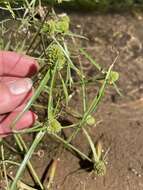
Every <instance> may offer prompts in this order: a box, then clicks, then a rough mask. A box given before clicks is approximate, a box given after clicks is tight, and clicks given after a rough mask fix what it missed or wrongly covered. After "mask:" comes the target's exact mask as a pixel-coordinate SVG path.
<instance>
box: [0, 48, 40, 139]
mask: <svg viewBox="0 0 143 190" xmlns="http://www.w3.org/2000/svg"><path fill="white" fill-rule="evenodd" d="M38 68H39V66H38V63H37V62H36V61H35V59H34V58H32V57H29V56H26V55H22V54H19V53H16V52H10V51H0V137H6V136H8V135H11V134H12V130H11V129H10V124H11V123H12V121H14V119H15V118H16V116H17V115H18V114H19V113H20V112H21V111H22V109H23V107H24V106H25V104H26V103H27V102H28V100H29V99H30V97H31V96H32V94H33V88H32V80H31V79H30V77H31V76H32V75H34V74H35V73H36V72H37V71H38ZM36 118H37V116H36V115H35V114H34V113H33V112H32V111H27V112H26V113H25V114H24V115H23V116H22V117H21V119H20V120H19V121H18V122H17V123H16V126H15V129H16V130H20V129H24V128H28V127H31V126H32V125H33V124H34V122H35V120H36Z"/></svg>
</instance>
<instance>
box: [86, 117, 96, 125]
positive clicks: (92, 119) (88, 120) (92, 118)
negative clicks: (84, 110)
mask: <svg viewBox="0 0 143 190" xmlns="http://www.w3.org/2000/svg"><path fill="white" fill-rule="evenodd" d="M86 123H87V124H88V125H95V123H96V121H95V118H94V117H92V116H91V115H88V116H87V119H86Z"/></svg>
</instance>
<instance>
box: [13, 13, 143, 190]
mask: <svg viewBox="0 0 143 190" xmlns="http://www.w3.org/2000/svg"><path fill="white" fill-rule="evenodd" d="M70 18H71V23H72V30H73V31H74V32H77V33H78V34H79V33H80V34H82V35H84V36H86V37H88V38H89V40H88V41H87V40H78V43H79V44H80V45H83V46H84V47H85V48H86V50H87V51H88V52H89V53H90V54H91V55H92V56H93V57H94V58H95V59H96V61H97V62H98V63H100V64H101V65H103V66H105V67H108V66H109V65H110V64H111V63H112V62H113V61H114V59H115V57H116V56H117V53H119V58H118V60H117V61H116V63H115V70H117V71H118V72H119V74H120V80H119V81H118V83H117V84H118V87H119V88H120V90H121V92H122V94H123V97H120V96H119V95H118V94H117V92H116V91H115V90H114V89H112V88H111V89H108V90H107V91H106V94H105V98H104V100H103V102H102V103H101V104H100V106H99V109H98V110H97V112H96V113H95V118H96V120H97V121H101V122H100V124H99V125H98V126H97V127H91V128H89V129H88V131H89V133H90V135H91V137H92V138H93V139H94V140H95V142H96V141H97V140H98V139H101V141H102V144H103V147H104V151H105V152H106V151H107V150H108V149H109V152H108V154H107V158H106V159H107V162H108V164H107V173H106V175H105V176H104V177H98V176H96V175H94V174H93V173H91V172H87V171H86V170H84V169H82V167H81V163H80V160H79V159H78V158H77V157H75V156H74V155H73V154H71V153H70V152H68V151H67V150H64V151H63V153H62V155H61V156H60V161H59V162H58V166H57V170H56V176H55V179H54V184H53V188H52V189H53V190H58V189H59V190H95V189H96V190H142V189H143V96H142V93H143V47H142V46H143V15H142V14H139V15H137V14H133V13H126V14H125V13H124V14H123V13H122V14H103V15H98V14H94V13H91V14H89V13H88V14H84V13H78V14H77V13H70ZM83 64H84V65H85V67H88V69H87V74H88V75H89V76H94V75H95V73H94V69H93V68H92V67H90V66H89V64H88V61H87V62H86V61H85V62H84V63H83ZM95 93H96V87H95V86H93V85H92V86H91V87H90V88H89V89H88V94H89V97H93V96H94V95H95ZM73 105H74V107H75V108H76V109H79V107H80V105H78V104H77V98H76V97H75V100H74V101H73ZM29 138H31V137H29ZM48 138H49V137H48ZM74 145H76V146H77V147H78V148H79V149H81V150H82V151H83V152H85V153H86V154H88V153H89V147H88V145H87V142H86V140H85V138H84V135H83V134H81V133H80V134H79V135H78V137H77V138H76V140H75V141H74ZM57 147H58V145H57V144H56V143H55V144H53V142H52V140H51V139H47V138H46V137H45V139H44V141H43V143H41V144H40V147H39V148H38V149H39V150H42V151H43V152H44V154H43V156H42V157H41V158H40V157H39V156H38V155H36V154H35V156H34V157H33V159H32V163H33V165H34V166H35V169H36V170H37V171H38V173H39V175H40V176H42V175H43V173H44V172H45V176H46V175H47V174H46V172H47V168H48V164H49V163H50V160H51V158H53V156H54V154H55V153H56V150H57ZM37 151H38V150H37ZM10 170H11V171H13V170H12V169H10ZM23 180H25V179H24V178H23ZM46 180H47V178H46Z"/></svg>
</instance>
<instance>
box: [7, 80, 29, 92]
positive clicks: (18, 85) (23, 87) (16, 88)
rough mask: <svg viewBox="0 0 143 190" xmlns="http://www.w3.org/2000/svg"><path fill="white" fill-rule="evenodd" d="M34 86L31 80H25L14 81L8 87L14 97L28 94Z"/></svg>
mask: <svg viewBox="0 0 143 190" xmlns="http://www.w3.org/2000/svg"><path fill="white" fill-rule="evenodd" d="M32 84H33V83H32V80H31V79H30V78H24V79H19V80H16V81H13V82H11V83H9V84H7V85H8V88H9V90H10V92H11V93H12V94H13V95H20V94H23V93H26V92H28V91H29V90H30V89H31V88H32Z"/></svg>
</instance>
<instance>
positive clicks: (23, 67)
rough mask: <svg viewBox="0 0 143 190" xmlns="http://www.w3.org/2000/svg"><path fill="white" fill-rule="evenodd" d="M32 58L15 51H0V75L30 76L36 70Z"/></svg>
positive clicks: (36, 66)
mask: <svg viewBox="0 0 143 190" xmlns="http://www.w3.org/2000/svg"><path fill="white" fill-rule="evenodd" d="M38 68H39V66H38V63H37V62H36V61H35V59H34V58H32V57H29V56H27V55H22V54H19V53H16V52H10V51H0V76H17V77H25V76H28V77H30V76H32V75H33V74H35V73H36V72H37V71H38Z"/></svg>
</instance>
